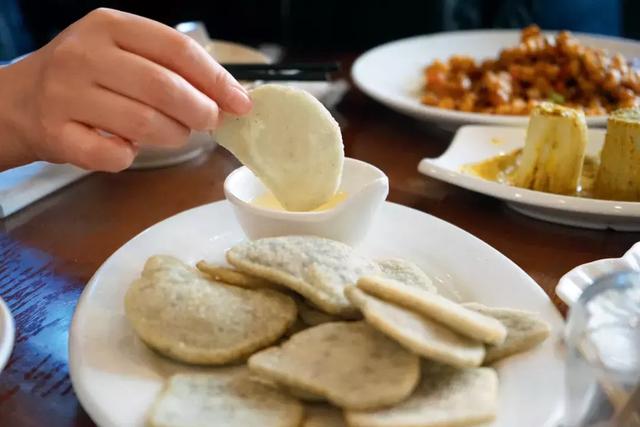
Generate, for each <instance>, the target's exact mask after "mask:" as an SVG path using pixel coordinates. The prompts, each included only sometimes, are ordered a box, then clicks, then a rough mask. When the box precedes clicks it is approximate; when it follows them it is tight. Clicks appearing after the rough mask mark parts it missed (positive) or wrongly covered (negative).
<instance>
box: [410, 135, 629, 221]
mask: <svg viewBox="0 0 640 427" xmlns="http://www.w3.org/2000/svg"><path fill="white" fill-rule="evenodd" d="M604 135H605V131H604V130H602V129H590V130H589V131H588V138H589V143H588V145H587V154H589V155H597V154H598V153H599V152H600V149H601V148H602V144H603V142H604ZM525 136H526V129H524V128H516V127H500V126H464V127H462V128H460V129H459V130H458V132H457V133H456V135H455V137H454V138H453V141H452V142H451V145H450V146H449V148H448V149H447V151H446V152H445V153H444V154H443V155H442V156H440V157H438V158H436V159H423V160H422V161H421V162H420V164H419V165H418V170H419V171H420V172H422V173H423V174H425V175H428V176H431V177H433V178H437V179H439V180H442V181H445V182H448V183H451V184H454V185H457V186H459V187H462V188H466V189H468V190H472V191H476V192H478V193H482V194H486V195H488V196H493V197H497V198H499V199H502V200H505V201H506V202H507V204H508V205H509V206H510V207H512V208H513V209H515V210H516V211H518V212H520V213H523V214H525V215H528V216H531V217H534V218H537V219H542V220H545V221H551V222H557V223H560V224H565V225H572V226H576V227H586V228H595V229H606V228H611V229H614V230H622V231H635V230H640V203H639V202H616V201H609V200H596V199H587V198H581V197H572V196H561V195H558V194H551V193H543V192H540V191H533V190H527V189H523V188H518V187H512V186H509V185H505V184H499V183H497V182H493V181H487V180H484V179H481V178H478V177H475V176H471V175H468V174H464V173H462V172H461V168H462V166H463V165H465V164H468V163H474V162H480V161H482V160H486V159H488V158H490V157H493V156H496V155H498V154H500V153H508V152H510V151H512V150H515V149H516V148H521V147H523V146H524V142H525Z"/></svg>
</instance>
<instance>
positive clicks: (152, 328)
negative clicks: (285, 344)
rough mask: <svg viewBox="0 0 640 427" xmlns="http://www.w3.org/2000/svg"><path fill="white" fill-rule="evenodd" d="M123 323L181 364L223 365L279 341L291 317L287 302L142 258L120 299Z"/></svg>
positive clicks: (171, 262) (174, 262)
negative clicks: (139, 270) (140, 267)
mask: <svg viewBox="0 0 640 427" xmlns="http://www.w3.org/2000/svg"><path fill="white" fill-rule="evenodd" d="M125 312H126V316H127V319H128V320H129V322H130V324H131V326H132V327H133V329H134V330H135V332H136V334H137V335H138V336H139V337H140V338H141V339H142V340H143V341H144V342H145V343H146V344H147V345H149V346H150V347H152V348H153V349H155V350H156V351H158V352H160V353H162V354H164V355H166V356H168V357H170V358H172V359H176V360H179V361H182V362H186V363H195V364H224V363H229V362H233V361H236V360H239V359H242V358H244V357H246V356H249V355H250V354H252V353H254V352H255V351H257V350H259V349H261V348H263V347H266V346H268V345H270V344H272V343H273V342H275V341H276V340H277V339H278V338H280V337H281V336H282V335H283V334H284V333H285V331H286V330H287V329H288V328H289V326H290V325H291V324H292V323H293V322H294V321H295V319H296V317H297V309H296V305H295V303H294V302H293V300H292V299H291V298H290V297H288V296H286V295H284V294H282V293H279V292H276V291H273V290H269V289H260V290H249V289H242V288H240V287H237V286H231V285H226V284H223V283H220V282H215V281H212V280H209V279H208V278H206V277H205V276H204V275H203V274H202V273H200V272H199V271H198V270H196V269H194V268H191V267H189V266H188V265H186V264H185V263H183V262H181V261H180V260H178V259H176V258H174V257H170V256H154V257H151V258H149V260H147V262H146V264H145V266H144V270H143V271H142V274H141V276H140V278H138V279H137V280H136V281H134V282H133V283H132V284H131V286H130V287H129V290H128V291H127V294H126V296H125Z"/></svg>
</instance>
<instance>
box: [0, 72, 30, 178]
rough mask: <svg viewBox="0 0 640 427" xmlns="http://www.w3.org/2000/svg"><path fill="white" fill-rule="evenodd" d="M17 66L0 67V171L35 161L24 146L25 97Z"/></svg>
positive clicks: (26, 145)
mask: <svg viewBox="0 0 640 427" xmlns="http://www.w3.org/2000/svg"><path fill="white" fill-rule="evenodd" d="M20 65H21V64H14V65H9V66H7V67H3V68H0V93H2V94H3V99H2V103H0V170H4V169H8V168H12V167H16V166H20V165H24V164H27V163H30V162H33V161H35V160H36V157H35V156H34V155H33V153H32V151H31V149H30V148H29V145H28V143H27V139H28V137H27V134H28V125H27V123H26V122H27V120H26V119H25V118H26V116H27V115H28V112H27V108H26V107H27V102H26V98H27V97H28V96H29V94H28V88H27V87H26V85H25V82H24V80H25V78H24V75H23V74H24V71H23V70H22V69H21V68H22V67H21V66H20Z"/></svg>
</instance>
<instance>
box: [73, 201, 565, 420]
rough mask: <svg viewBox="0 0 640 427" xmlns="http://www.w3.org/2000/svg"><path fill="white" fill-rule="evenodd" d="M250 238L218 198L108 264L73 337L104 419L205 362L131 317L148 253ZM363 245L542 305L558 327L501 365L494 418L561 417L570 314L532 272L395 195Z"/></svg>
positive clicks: (461, 288) (503, 297)
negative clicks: (167, 350) (152, 341)
mask: <svg viewBox="0 0 640 427" xmlns="http://www.w3.org/2000/svg"><path fill="white" fill-rule="evenodd" d="M417 236H420V238H416V237H417ZM244 239H245V236H244V235H243V233H242V231H241V229H240V226H239V225H238V223H237V222H236V219H235V216H234V214H233V210H232V207H231V205H230V204H229V203H228V202H226V201H222V202H217V203H212V204H208V205H204V206H201V207H198V208H195V209H191V210H188V211H186V212H183V213H180V214H178V215H175V216H173V217H171V218H168V219H166V220H164V221H162V222H160V223H158V224H156V225H154V226H152V227H151V228H149V229H147V230H146V231H144V232H142V233H140V234H139V235H138V236H136V237H135V238H133V239H132V240H131V241H129V242H128V243H126V244H125V245H124V246H122V247H121V248H120V249H118V250H117V251H116V252H115V253H114V254H113V255H111V257H109V259H107V261H106V262H105V263H104V264H103V265H102V266H101V267H100V268H99V269H98V271H97V272H96V273H95V275H94V276H93V278H92V279H91V280H90V281H89V283H88V284H87V286H86V287H85V289H84V291H83V293H82V296H81V298H80V302H79V303H78V306H77V308H76V312H75V314H74V317H73V322H72V325H71V331H70V339H69V365H70V375H71V380H72V382H73V387H74V389H75V392H76V394H77V396H78V399H80V402H81V403H82V406H83V407H84V408H85V410H86V411H87V412H88V413H89V415H90V416H91V418H92V419H93V420H94V421H95V422H96V423H97V424H98V425H100V426H102V427H142V426H143V425H144V419H145V415H146V413H147V411H148V410H149V407H150V405H151V404H152V402H153V400H154V399H155V397H156V395H157V393H158V392H159V391H160V389H161V388H162V386H163V383H164V381H165V379H166V378H167V377H168V376H169V375H171V374H173V373H176V372H184V371H190V370H195V369H198V368H193V367H188V366H186V365H184V364H179V363H173V362H171V361H169V360H168V359H166V358H163V357H160V356H158V355H157V354H156V353H155V352H153V351H151V350H149V349H148V348H147V347H146V346H145V345H144V344H143V343H142V342H141V341H140V340H139V339H138V338H137V337H136V336H135V333H134V332H133V330H132V329H131V327H130V326H129V324H128V322H127V320H126V318H125V315H124V307H123V301H124V295H125V292H126V290H127V288H128V287H129V284H130V283H131V282H132V281H133V280H134V279H135V278H136V277H137V276H138V275H139V274H140V270H141V268H142V266H143V264H144V262H145V260H146V259H147V258H148V257H149V256H151V255H154V254H159V253H164V254H169V255H175V256H177V257H179V258H181V259H182V260H184V261H185V262H187V263H189V264H191V265H193V264H195V263H196V262H197V261H198V260H200V259H202V258H206V259H207V260H210V261H212V262H219V263H224V253H225V251H226V250H227V249H228V248H229V247H231V246H232V245H234V244H236V243H238V242H240V241H242V240H244ZM359 250H360V251H361V252H362V253H364V254H367V255H370V256H372V257H376V258H387V257H401V258H405V259H408V260H411V261H414V262H416V263H417V264H418V265H419V266H420V267H422V268H423V269H425V271H427V273H428V274H429V275H430V276H431V277H433V278H434V281H435V283H436V284H437V285H438V286H439V288H440V289H441V290H444V289H451V288H454V289H455V291H456V293H458V294H459V295H460V299H462V300H467V301H468V300H471V301H478V302H481V303H484V304H486V305H490V306H507V307H513V308H520V309H525V310H532V311H535V312H538V313H539V314H540V316H541V317H542V318H543V319H544V320H546V321H547V322H549V324H550V325H551V328H552V334H551V337H550V338H549V339H548V340H547V341H546V342H545V343H544V344H542V345H541V346H539V347H537V348H535V349H534V350H532V351H530V352H527V353H523V354H521V355H518V356H514V357H511V358H509V359H505V360H504V361H503V362H502V363H499V364H498V365H497V369H498V373H499V376H500V396H499V409H498V419H497V420H496V421H495V422H493V423H489V424H487V425H486V426H485V427H488V426H493V427H513V426H516V425H517V426H519V427H545V426H547V427H555V425H556V424H555V421H557V418H556V417H557V416H558V415H559V411H560V410H561V406H562V401H563V394H564V389H563V383H564V361H563V358H564V356H563V352H562V348H561V347H562V346H561V340H562V330H563V322H562V318H561V317H560V315H559V313H558V311H557V310H556V308H555V307H554V306H553V304H552V302H551V301H550V300H549V298H548V297H547V296H546V295H545V293H544V292H543V291H542V289H540V287H539V286H538V285H537V284H536V283H535V282H534V281H533V279H531V277H529V276H528V275H527V274H526V273H525V272H524V271H522V270H521V269H520V268H519V267H518V266H517V265H515V264H514V263H513V262H511V261H510V260H509V259H508V258H506V257H505V256H504V255H502V254H501V253H499V252H498V251H496V250H495V249H493V248H492V247H491V246H489V245H487V244H486V243H484V242H482V241H481V240H479V239H477V238H476V237H474V236H472V235H471V234H469V233H467V232H465V231H463V230H461V229H459V228H457V227H455V226H453V225H451V224H449V223H446V222H444V221H442V220H440V219H438V218H435V217H433V216H431V215H427V214H425V213H423V212H419V211H416V210H413V209H410V208H407V207H404V206H400V205H396V204H392V203H385V204H384V205H383V206H382V207H381V209H380V210H379V212H378V214H377V216H376V218H375V219H374V222H373V225H372V227H371V231H370V232H369V234H368V236H367V237H366V238H365V240H364V242H363V243H362V244H361V245H360V246H359ZM443 293H444V292H443ZM199 369H200V370H202V369H205V368H199ZM210 369H213V368H210Z"/></svg>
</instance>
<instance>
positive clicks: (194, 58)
mask: <svg viewBox="0 0 640 427" xmlns="http://www.w3.org/2000/svg"><path fill="white" fill-rule="evenodd" d="M109 13H112V14H113V16H112V17H111V18H112V19H110V23H109V24H110V28H111V35H112V37H113V40H114V41H115V43H116V44H117V45H118V46H119V47H120V48H121V49H123V50H126V51H129V52H131V53H134V54H136V55H140V56H143V57H145V58H147V59H149V60H151V61H153V62H156V63H158V64H160V65H162V66H163V67H166V68H168V69H170V70H172V71H174V72H176V73H178V74H180V75H181V76H182V77H184V78H185V80H187V81H188V82H189V83H191V84H192V85H193V86H194V87H195V88H197V89H198V90H200V91H201V92H202V93H204V94H205V95H207V96H208V97H209V98H211V99H213V100H214V101H216V103H217V104H218V105H219V106H220V108H222V109H223V110H225V111H228V112H230V113H234V114H244V113H247V112H248V111H249V110H250V109H251V100H250V99H249V96H248V95H247V92H246V90H245V89H244V88H243V87H242V86H241V85H240V83H238V81H236V79H235V78H233V76H232V75H231V74H230V73H229V72H228V71H227V70H225V69H224V67H222V66H221V65H220V64H219V63H218V62H216V61H215V60H214V59H213V58H212V57H211V55H209V53H207V51H206V50H205V49H204V48H203V47H202V46H200V45H199V44H198V43H196V42H195V41H194V40H193V39H191V38H189V37H187V36H185V35H184V34H181V33H179V32H178V31H176V30H174V29H173V28H171V27H168V26H166V25H164V24H161V23H160V22H156V21H153V20H151V19H147V18H143V17H141V16H137V15H133V14H130V13H125V12H119V11H110V12H109Z"/></svg>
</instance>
